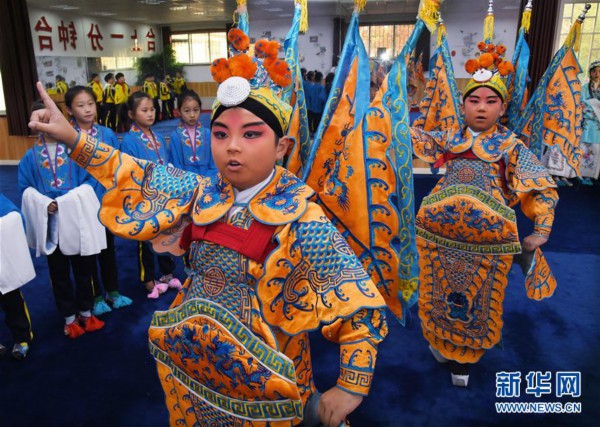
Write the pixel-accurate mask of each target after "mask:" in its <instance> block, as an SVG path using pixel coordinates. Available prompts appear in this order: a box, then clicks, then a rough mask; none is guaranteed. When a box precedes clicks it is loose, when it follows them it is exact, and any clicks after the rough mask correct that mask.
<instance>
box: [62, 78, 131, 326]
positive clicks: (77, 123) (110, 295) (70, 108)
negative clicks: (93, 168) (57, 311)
mask: <svg viewBox="0 0 600 427" xmlns="http://www.w3.org/2000/svg"><path fill="white" fill-rule="evenodd" d="M93 95H94V93H93V92H92V90H91V89H90V88H89V87H84V86H74V87H72V88H70V89H69V90H68V91H67V93H66V95H65V104H66V106H67V112H68V113H69V116H70V123H71V125H72V126H73V127H74V128H75V129H76V130H77V131H83V132H86V133H89V134H90V135H92V136H94V137H96V138H99V139H100V140H101V141H106V143H107V144H109V145H110V146H111V147H113V148H116V149H119V148H120V143H119V140H118V139H117V136H116V135H115V133H114V132H113V131H112V130H110V129H109V128H107V127H104V126H100V125H99V124H97V123H95V118H96V116H97V111H96V105H97V104H96V103H95V102H94V96H93ZM94 181H95V180H94ZM94 191H95V192H96V195H97V196H98V199H99V200H102V196H104V193H105V192H106V190H105V188H104V187H103V186H102V185H100V184H99V183H98V182H97V181H95V182H94ZM105 230H106V249H104V250H102V251H101V252H100V253H99V254H98V262H99V264H100V276H101V277H102V284H103V286H104V290H105V291H106V296H104V295H103V294H102V291H101V289H100V286H99V284H100V281H99V277H98V270H97V269H96V268H94V269H93V279H94V283H95V284H96V286H94V290H95V293H94V309H93V313H94V315H96V316H100V315H102V314H104V313H108V312H110V311H112V309H111V306H112V308H122V307H127V306H128V305H130V304H131V299H130V298H128V297H126V296H124V295H121V294H120V293H119V278H118V269H117V255H116V252H115V236H114V235H113V234H112V233H111V232H110V231H108V229H105ZM94 267H95V265H94ZM109 304H110V305H109Z"/></svg>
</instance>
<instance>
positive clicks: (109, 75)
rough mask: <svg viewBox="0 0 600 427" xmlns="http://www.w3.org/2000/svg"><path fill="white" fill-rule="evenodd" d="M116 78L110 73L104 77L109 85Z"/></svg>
mask: <svg viewBox="0 0 600 427" xmlns="http://www.w3.org/2000/svg"><path fill="white" fill-rule="evenodd" d="M114 78H115V75H114V74H113V73H108V74H107V75H105V76H104V81H105V82H106V83H108V81H109V80H110V79H114Z"/></svg>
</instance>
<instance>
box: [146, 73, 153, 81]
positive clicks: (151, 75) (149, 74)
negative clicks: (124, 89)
mask: <svg viewBox="0 0 600 427" xmlns="http://www.w3.org/2000/svg"><path fill="white" fill-rule="evenodd" d="M148 77H154V74H152V73H146V74H144V80H146V79H147V78H148Z"/></svg>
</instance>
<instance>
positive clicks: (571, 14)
mask: <svg viewBox="0 0 600 427" xmlns="http://www.w3.org/2000/svg"><path fill="white" fill-rule="evenodd" d="M586 3H590V4H591V6H592V7H591V9H590V10H589V11H588V13H587V15H586V16H585V21H583V25H582V27H581V45H580V47H579V53H578V55H577V56H578V59H579V64H580V65H581V69H582V70H583V72H584V73H585V74H586V76H587V69H588V67H589V65H590V64H591V63H592V62H594V61H596V60H598V59H600V7H599V6H600V4H599V3H600V2H598V1H595V2H594V1H573V0H564V1H563V7H562V17H561V20H560V21H559V23H560V24H559V30H560V33H559V37H558V40H557V41H556V46H555V50H558V49H559V48H560V47H561V46H562V44H563V43H564V41H565V39H566V38H567V34H569V29H570V28H571V24H572V23H573V22H575V20H576V19H577V17H578V16H579V15H580V14H581V12H582V11H583V9H584V6H585V4H586ZM534 13H535V10H534Z"/></svg>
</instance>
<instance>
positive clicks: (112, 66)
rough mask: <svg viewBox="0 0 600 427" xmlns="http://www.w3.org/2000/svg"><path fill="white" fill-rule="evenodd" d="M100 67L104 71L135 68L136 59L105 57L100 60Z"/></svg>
mask: <svg viewBox="0 0 600 427" xmlns="http://www.w3.org/2000/svg"><path fill="white" fill-rule="evenodd" d="M100 65H101V67H102V71H107V70H125V69H128V68H135V58H133V57H125V56H118V57H116V56H104V57H102V58H100Z"/></svg>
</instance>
